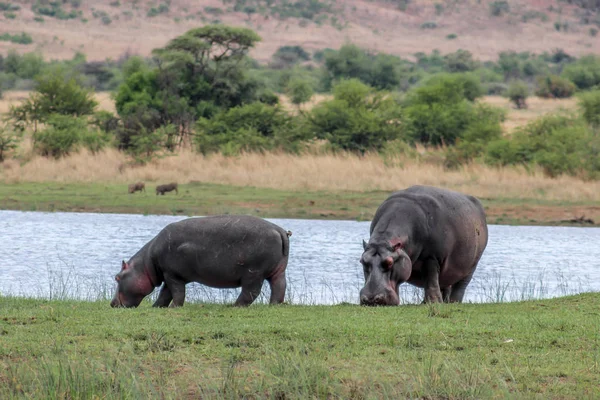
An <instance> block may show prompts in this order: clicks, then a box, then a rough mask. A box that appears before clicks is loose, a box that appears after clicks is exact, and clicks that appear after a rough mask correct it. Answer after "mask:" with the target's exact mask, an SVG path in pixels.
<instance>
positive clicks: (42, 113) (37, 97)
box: [10, 68, 98, 131]
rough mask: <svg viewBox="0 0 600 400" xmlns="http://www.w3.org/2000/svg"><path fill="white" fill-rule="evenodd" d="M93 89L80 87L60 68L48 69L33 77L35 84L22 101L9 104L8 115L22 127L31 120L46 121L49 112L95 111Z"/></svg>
mask: <svg viewBox="0 0 600 400" xmlns="http://www.w3.org/2000/svg"><path fill="white" fill-rule="evenodd" d="M93 96H94V95H93V92H92V91H91V90H89V89H86V88H84V87H82V86H81V85H80V84H79V83H78V82H77V79H76V77H75V76H69V75H68V74H67V72H66V71H65V70H63V69H60V68H56V69H51V70H49V71H48V72H46V73H45V74H42V75H40V76H38V77H37V78H36V88H35V91H34V92H33V93H31V94H30V95H29V98H28V99H27V100H25V101H24V102H23V103H22V104H21V105H19V106H16V107H14V106H13V107H12V108H11V110H10V116H11V118H12V120H13V121H14V122H15V125H16V126H18V127H20V128H24V126H25V125H27V124H30V123H33V124H34V131H37V124H38V122H45V121H47V119H48V118H49V117H50V115H53V114H58V115H69V116H73V117H81V116H84V115H91V114H93V113H94V110H95V108H96V106H97V105H98V102H97V101H96V100H95V99H94V97H93Z"/></svg>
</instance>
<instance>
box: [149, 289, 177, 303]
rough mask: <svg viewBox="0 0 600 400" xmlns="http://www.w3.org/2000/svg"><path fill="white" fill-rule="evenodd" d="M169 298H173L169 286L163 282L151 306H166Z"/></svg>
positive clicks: (169, 300)
mask: <svg viewBox="0 0 600 400" xmlns="http://www.w3.org/2000/svg"><path fill="white" fill-rule="evenodd" d="M171 300H173V294H171V290H170V289H169V287H168V286H167V285H166V284H164V285H163V287H162V289H160V293H159V295H158V299H156V301H155V302H154V304H153V305H152V307H168V306H169V303H171Z"/></svg>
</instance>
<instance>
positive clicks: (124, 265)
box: [121, 260, 129, 271]
mask: <svg viewBox="0 0 600 400" xmlns="http://www.w3.org/2000/svg"><path fill="white" fill-rule="evenodd" d="M127 267H129V265H127V263H126V262H125V260H123V261H122V262H121V271H125V270H126V269H127Z"/></svg>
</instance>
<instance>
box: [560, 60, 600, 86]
mask: <svg viewBox="0 0 600 400" xmlns="http://www.w3.org/2000/svg"><path fill="white" fill-rule="evenodd" d="M562 76H563V77H564V78H566V79H568V80H570V81H571V82H573V83H574V84H575V85H577V87H578V88H579V89H589V88H591V87H594V86H596V85H599V84H600V56H596V55H589V56H583V57H581V58H580V59H579V60H577V61H575V62H574V63H572V64H570V65H567V66H566V67H565V69H564V71H563V73H562Z"/></svg>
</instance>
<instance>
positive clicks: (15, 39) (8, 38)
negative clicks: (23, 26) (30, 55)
mask: <svg viewBox="0 0 600 400" xmlns="http://www.w3.org/2000/svg"><path fill="white" fill-rule="evenodd" d="M0 40H3V41H5V42H12V43H17V44H31V43H33V38H32V37H31V35H30V34H28V33H25V32H21V34H18V35H11V34H10V33H4V34H2V35H0Z"/></svg>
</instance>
